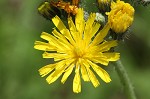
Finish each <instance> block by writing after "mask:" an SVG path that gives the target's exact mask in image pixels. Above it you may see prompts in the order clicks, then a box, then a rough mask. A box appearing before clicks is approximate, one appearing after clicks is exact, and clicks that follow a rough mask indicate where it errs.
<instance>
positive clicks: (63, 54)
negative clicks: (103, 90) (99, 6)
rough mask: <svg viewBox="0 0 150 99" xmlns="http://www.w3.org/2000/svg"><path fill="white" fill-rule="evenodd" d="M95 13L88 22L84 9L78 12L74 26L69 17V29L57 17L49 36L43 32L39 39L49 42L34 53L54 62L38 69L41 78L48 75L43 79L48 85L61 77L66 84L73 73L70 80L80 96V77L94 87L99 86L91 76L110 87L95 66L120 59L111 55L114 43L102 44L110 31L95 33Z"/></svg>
mask: <svg viewBox="0 0 150 99" xmlns="http://www.w3.org/2000/svg"><path fill="white" fill-rule="evenodd" d="M95 16H96V15H95V13H92V14H90V16H89V18H88V20H87V22H85V20H84V15H83V9H81V8H80V9H79V10H78V13H77V14H76V17H75V24H74V22H73V20H72V18H71V17H69V18H68V25H69V29H67V28H66V26H65V25H64V24H63V22H62V21H61V19H60V18H59V17H58V16H56V17H54V18H53V19H52V21H53V23H54V25H55V26H56V27H57V29H58V30H59V31H58V30H56V29H55V28H54V30H53V31H52V34H53V35H51V34H48V33H46V32H43V33H42V34H41V38H42V39H44V40H46V41H48V42H41V41H36V42H35V46H34V48H35V49H38V50H43V51H45V52H44V53H43V58H54V61H55V63H53V64H49V65H46V66H44V67H42V68H41V69H39V72H40V75H41V76H42V77H44V76H45V75H48V74H49V73H50V75H49V76H48V77H47V78H46V80H47V82H48V83H49V84H51V83H53V82H54V81H56V80H57V79H58V78H59V77H60V76H61V75H63V76H62V79H61V82H62V83H65V81H66V80H67V78H68V77H69V75H70V74H71V73H72V71H73V69H75V76H74V80H73V92H75V93H79V92H81V80H80V75H82V79H83V80H84V81H91V82H92V84H93V85H94V87H97V86H98V85H99V84H100V83H99V81H98V80H97V78H96V76H95V75H94V73H93V70H94V71H95V72H96V73H97V74H98V76H99V77H100V78H101V79H102V80H103V81H105V82H106V83H109V82H110V81H111V79H110V76H109V74H108V73H107V72H106V71H105V70H104V69H102V68H101V67H100V66H98V65H97V63H100V64H102V65H105V66H107V65H108V63H109V61H116V60H118V59H119V57H120V55H119V53H115V52H110V51H109V50H110V48H111V47H114V46H116V45H117V41H116V40H113V41H104V37H105V36H106V35H107V33H108V31H109V29H110V27H109V25H108V24H107V25H106V26H104V28H103V29H102V30H101V31H100V32H98V33H97V31H98V30H99V28H100V24H99V23H96V22H94V20H95Z"/></svg>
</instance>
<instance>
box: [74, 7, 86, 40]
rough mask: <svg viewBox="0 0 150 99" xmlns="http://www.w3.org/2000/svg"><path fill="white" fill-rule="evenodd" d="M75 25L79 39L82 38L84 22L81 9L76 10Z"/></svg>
mask: <svg viewBox="0 0 150 99" xmlns="http://www.w3.org/2000/svg"><path fill="white" fill-rule="evenodd" d="M75 24H76V28H77V31H78V32H79V38H82V36H83V31H84V27H85V21H84V13H83V9H81V8H79V9H78V13H77V14H76V17H75Z"/></svg>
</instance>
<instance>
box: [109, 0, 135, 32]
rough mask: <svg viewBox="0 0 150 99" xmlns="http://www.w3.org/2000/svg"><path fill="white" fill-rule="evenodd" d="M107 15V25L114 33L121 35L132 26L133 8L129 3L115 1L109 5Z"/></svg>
mask: <svg viewBox="0 0 150 99" xmlns="http://www.w3.org/2000/svg"><path fill="white" fill-rule="evenodd" d="M106 14H107V15H108V23H109V24H110V27H111V29H112V30H113V31H115V32H116V33H123V32H125V31H126V30H127V28H128V27H129V26H130V25H131V24H132V22H133V18H134V8H133V7H132V6H131V5H130V4H129V3H124V1H120V0H117V2H116V3H115V2H112V3H111V11H110V12H108V13H106Z"/></svg>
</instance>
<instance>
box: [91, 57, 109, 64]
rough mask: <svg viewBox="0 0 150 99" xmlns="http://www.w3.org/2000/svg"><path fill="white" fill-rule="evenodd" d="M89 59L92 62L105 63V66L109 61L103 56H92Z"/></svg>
mask: <svg viewBox="0 0 150 99" xmlns="http://www.w3.org/2000/svg"><path fill="white" fill-rule="evenodd" d="M90 60H91V61H93V62H94V63H100V64H102V65H105V66H107V65H108V63H109V60H108V59H107V58H104V57H93V58H92V59H90Z"/></svg>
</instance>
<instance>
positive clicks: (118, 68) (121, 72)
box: [115, 60, 136, 99]
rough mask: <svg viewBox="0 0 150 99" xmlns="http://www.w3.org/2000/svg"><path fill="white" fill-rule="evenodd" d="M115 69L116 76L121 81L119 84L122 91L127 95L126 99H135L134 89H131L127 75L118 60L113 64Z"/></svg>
mask: <svg viewBox="0 0 150 99" xmlns="http://www.w3.org/2000/svg"><path fill="white" fill-rule="evenodd" d="M115 67H116V71H117V73H118V76H119V78H120V80H121V83H122V85H123V86H124V91H125V93H126V94H127V96H128V99H136V95H135V92H134V88H133V86H132V84H131V82H130V79H129V77H128V74H127V72H126V70H125V68H124V66H123V64H122V63H121V61H120V60H118V61H117V62H115Z"/></svg>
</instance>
